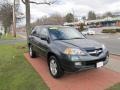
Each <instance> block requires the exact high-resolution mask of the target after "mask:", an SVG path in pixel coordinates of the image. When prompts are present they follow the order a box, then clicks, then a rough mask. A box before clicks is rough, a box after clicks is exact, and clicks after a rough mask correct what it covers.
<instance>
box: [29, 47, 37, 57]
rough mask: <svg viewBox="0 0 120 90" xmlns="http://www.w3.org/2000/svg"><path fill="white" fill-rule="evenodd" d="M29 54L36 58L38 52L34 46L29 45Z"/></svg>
mask: <svg viewBox="0 0 120 90" xmlns="http://www.w3.org/2000/svg"><path fill="white" fill-rule="evenodd" d="M29 54H30V57H31V58H36V52H35V51H33V49H32V46H31V45H30V46H29Z"/></svg>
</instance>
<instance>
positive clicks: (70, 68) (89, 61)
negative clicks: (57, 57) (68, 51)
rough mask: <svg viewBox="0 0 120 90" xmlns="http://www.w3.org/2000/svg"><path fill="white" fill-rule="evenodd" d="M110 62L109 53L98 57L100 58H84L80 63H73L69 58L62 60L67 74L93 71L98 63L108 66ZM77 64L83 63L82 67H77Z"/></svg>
mask: <svg viewBox="0 0 120 90" xmlns="http://www.w3.org/2000/svg"><path fill="white" fill-rule="evenodd" d="M108 60H109V54H108V52H106V53H104V54H102V55H100V56H98V57H92V56H83V57H81V58H80V60H78V61H71V60H68V58H67V57H66V58H65V57H64V59H62V62H63V63H62V68H63V69H64V70H65V71H67V72H75V71H80V70H83V69H91V68H96V67H97V66H96V64H97V63H98V62H103V65H106V64H107V63H108ZM75 62H81V65H75Z"/></svg>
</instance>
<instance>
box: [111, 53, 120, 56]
mask: <svg viewBox="0 0 120 90" xmlns="http://www.w3.org/2000/svg"><path fill="white" fill-rule="evenodd" d="M110 55H115V56H120V54H115V53H110Z"/></svg>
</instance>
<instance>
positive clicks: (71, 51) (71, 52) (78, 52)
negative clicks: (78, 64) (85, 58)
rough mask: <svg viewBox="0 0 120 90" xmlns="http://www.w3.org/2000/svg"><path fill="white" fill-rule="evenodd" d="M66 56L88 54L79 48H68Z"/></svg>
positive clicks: (65, 52)
mask: <svg viewBox="0 0 120 90" xmlns="http://www.w3.org/2000/svg"><path fill="white" fill-rule="evenodd" d="M64 54H67V55H86V53H85V52H84V51H82V50H80V49H77V48H66V49H65V51H64Z"/></svg>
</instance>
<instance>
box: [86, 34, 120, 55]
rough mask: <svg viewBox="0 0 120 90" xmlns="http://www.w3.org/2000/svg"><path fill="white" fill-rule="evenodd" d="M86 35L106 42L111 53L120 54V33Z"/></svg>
mask: <svg viewBox="0 0 120 90" xmlns="http://www.w3.org/2000/svg"><path fill="white" fill-rule="evenodd" d="M86 37H87V38H88V39H93V40H96V41H98V42H100V43H103V44H105V45H106V47H107V48H108V49H109V51H110V53H112V54H117V55H120V33H118V34H96V35H87V36H86Z"/></svg>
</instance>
